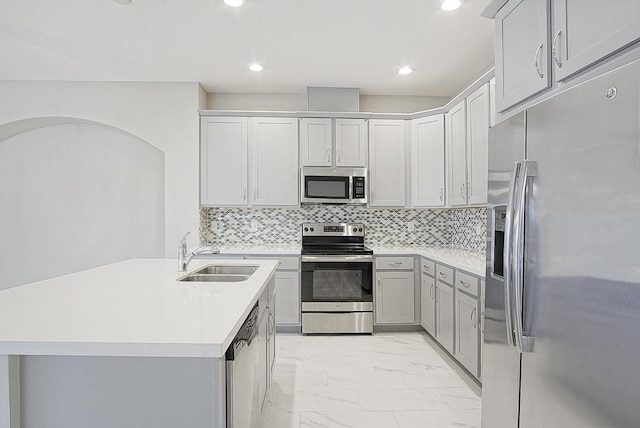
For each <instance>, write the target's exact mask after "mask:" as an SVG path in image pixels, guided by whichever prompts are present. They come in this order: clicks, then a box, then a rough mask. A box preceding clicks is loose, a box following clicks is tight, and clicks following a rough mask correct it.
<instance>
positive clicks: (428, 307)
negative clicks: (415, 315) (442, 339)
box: [420, 273, 436, 336]
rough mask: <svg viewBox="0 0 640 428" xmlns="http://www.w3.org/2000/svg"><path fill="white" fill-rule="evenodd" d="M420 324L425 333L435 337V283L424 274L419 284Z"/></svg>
mask: <svg viewBox="0 0 640 428" xmlns="http://www.w3.org/2000/svg"><path fill="white" fill-rule="evenodd" d="M420 324H421V325H422V327H423V328H424V329H425V330H426V331H427V333H429V334H430V335H432V336H435V335H436V281H435V279H433V278H432V277H430V276H429V275H427V274H425V273H422V283H421V284H420Z"/></svg>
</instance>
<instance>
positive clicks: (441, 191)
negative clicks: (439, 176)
mask: <svg viewBox="0 0 640 428" xmlns="http://www.w3.org/2000/svg"><path fill="white" fill-rule="evenodd" d="M440 202H442V187H441V188H440Z"/></svg>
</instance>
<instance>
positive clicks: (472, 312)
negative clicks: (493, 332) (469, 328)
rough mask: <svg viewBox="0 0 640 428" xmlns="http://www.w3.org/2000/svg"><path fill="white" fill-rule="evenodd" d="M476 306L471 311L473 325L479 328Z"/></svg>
mask: <svg viewBox="0 0 640 428" xmlns="http://www.w3.org/2000/svg"><path fill="white" fill-rule="evenodd" d="M475 315H476V308H473V310H472V311H471V325H473V328H477V327H478V324H477V323H476V317H475Z"/></svg>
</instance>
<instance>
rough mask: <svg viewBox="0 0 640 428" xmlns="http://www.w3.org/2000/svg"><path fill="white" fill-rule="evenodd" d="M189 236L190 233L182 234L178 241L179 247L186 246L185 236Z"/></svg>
mask: <svg viewBox="0 0 640 428" xmlns="http://www.w3.org/2000/svg"><path fill="white" fill-rule="evenodd" d="M189 235H191V231H188V232H187V233H185V234H184V236H183V237H182V239H181V240H180V244H179V245H180V246H182V245H184V246H185V247H186V246H187V236H189Z"/></svg>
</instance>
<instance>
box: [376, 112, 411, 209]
mask: <svg viewBox="0 0 640 428" xmlns="http://www.w3.org/2000/svg"><path fill="white" fill-rule="evenodd" d="M404 126H405V123H404V121H403V120H370V121H369V156H370V159H369V165H370V169H369V182H370V186H369V192H370V198H369V206H372V207H404V205H405V173H404V162H405V158H404V156H405V149H404V145H405V142H404Z"/></svg>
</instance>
